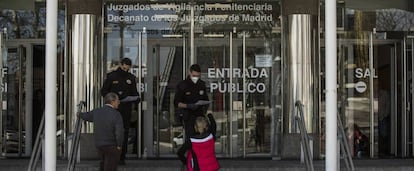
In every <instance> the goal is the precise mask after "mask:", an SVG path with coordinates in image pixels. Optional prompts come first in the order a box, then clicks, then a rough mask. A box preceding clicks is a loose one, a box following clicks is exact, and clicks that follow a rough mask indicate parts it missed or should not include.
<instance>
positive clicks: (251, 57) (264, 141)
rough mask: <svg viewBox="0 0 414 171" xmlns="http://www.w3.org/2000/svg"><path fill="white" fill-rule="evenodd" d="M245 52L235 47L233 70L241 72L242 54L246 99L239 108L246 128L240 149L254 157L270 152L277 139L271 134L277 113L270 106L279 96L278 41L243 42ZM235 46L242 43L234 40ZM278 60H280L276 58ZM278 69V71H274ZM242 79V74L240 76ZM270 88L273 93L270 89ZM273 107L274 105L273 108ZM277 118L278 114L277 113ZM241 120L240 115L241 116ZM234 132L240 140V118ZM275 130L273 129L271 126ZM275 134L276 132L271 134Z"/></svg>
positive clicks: (239, 82) (241, 128)
mask: <svg viewBox="0 0 414 171" xmlns="http://www.w3.org/2000/svg"><path fill="white" fill-rule="evenodd" d="M251 34H252V33H251V32H247V33H246V35H251ZM246 39H247V40H246V51H245V52H244V51H243V47H242V46H241V45H240V44H238V48H237V49H238V50H237V53H238V55H237V57H238V58H239V60H238V65H237V67H236V68H240V70H241V71H243V60H242V59H243V53H245V56H246V59H245V61H246V66H245V67H246V68H245V69H244V70H245V71H246V72H243V73H246V74H244V76H245V79H246V87H245V90H244V91H245V92H246V99H245V100H244V101H243V104H244V106H245V108H246V116H245V117H246V118H245V119H246V127H245V130H244V131H245V132H246V134H245V141H246V146H245V147H244V148H245V150H246V153H247V154H254V153H266V154H269V153H270V151H271V143H272V142H273V137H274V136H278V135H271V134H272V129H273V128H272V127H271V125H272V120H273V119H274V118H275V117H276V115H277V112H278V111H276V110H275V108H272V104H276V103H277V102H279V104H280V98H281V97H280V96H277V95H276V92H277V90H278V88H277V84H279V86H280V84H281V82H280V60H279V61H278V60H277V59H278V57H279V53H280V47H279V45H280V39H275V38H268V39H267V40H265V41H264V42H263V40H262V39H257V38H250V36H249V37H247V38H246ZM235 42H242V41H241V40H238V39H236V40H235ZM279 59H280V58H279ZM278 65H279V67H278ZM242 75H243V74H242ZM242 77H243V76H241V77H239V78H237V79H238V84H239V85H240V86H242V85H243V78H242ZM272 78H273V79H276V80H277V79H279V81H275V82H272V81H271V80H272ZM273 88H274V89H273ZM279 90H280V89H279ZM238 96H239V97H240V99H243V94H242V93H241V92H238ZM272 97H273V98H275V99H272ZM273 106H276V105H273ZM279 114H280V111H279ZM241 116H243V115H241ZM238 123H239V124H238V128H239V130H241V131H239V134H238V136H239V137H240V138H239V139H240V140H242V138H241V137H243V136H244V135H243V117H239V120H238ZM274 126H277V125H274ZM274 133H276V132H274ZM238 145H239V147H240V148H239V150H240V153H243V142H242V141H239V143H238Z"/></svg>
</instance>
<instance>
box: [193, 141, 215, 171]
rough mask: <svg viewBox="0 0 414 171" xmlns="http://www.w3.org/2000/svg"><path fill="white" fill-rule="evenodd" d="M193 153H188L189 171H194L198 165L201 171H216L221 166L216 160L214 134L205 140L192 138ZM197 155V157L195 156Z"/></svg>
mask: <svg viewBox="0 0 414 171" xmlns="http://www.w3.org/2000/svg"><path fill="white" fill-rule="evenodd" d="M190 140H191V145H192V149H191V150H192V151H191V150H189V151H188V153H187V170H188V171H193V170H194V166H195V165H198V167H199V168H200V171H216V170H218V169H219V168H220V165H219V163H218V161H217V158H216V153H215V148H214V137H213V134H209V135H208V136H207V137H204V138H190ZM193 154H194V155H195V157H194V156H193Z"/></svg>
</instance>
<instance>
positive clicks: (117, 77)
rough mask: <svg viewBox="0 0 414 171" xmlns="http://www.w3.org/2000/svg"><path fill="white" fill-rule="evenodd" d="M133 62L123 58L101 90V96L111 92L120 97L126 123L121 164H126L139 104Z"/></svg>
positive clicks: (120, 108) (119, 108)
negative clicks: (134, 111) (135, 108)
mask: <svg viewBox="0 0 414 171" xmlns="http://www.w3.org/2000/svg"><path fill="white" fill-rule="evenodd" d="M131 63H132V62H131V60H130V59H129V58H123V59H122V60H121V63H120V66H119V67H118V69H117V70H115V71H112V72H110V73H109V74H108V75H107V78H106V80H105V82H104V84H103V86H102V88H101V95H102V96H105V95H106V94H107V93H109V92H113V93H116V94H117V95H118V96H119V99H120V101H121V104H120V105H119V107H118V111H119V112H120V113H121V115H122V120H123V123H124V141H123V146H122V154H121V160H120V162H119V163H120V164H125V154H126V153H127V147H128V132H129V127H130V123H129V122H130V120H131V109H132V104H133V103H137V102H139V100H140V99H139V95H138V91H137V82H136V77H135V76H134V75H133V74H131V73H129V72H128V71H129V68H131Z"/></svg>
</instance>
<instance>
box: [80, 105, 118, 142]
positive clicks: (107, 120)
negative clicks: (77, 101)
mask: <svg viewBox="0 0 414 171" xmlns="http://www.w3.org/2000/svg"><path fill="white" fill-rule="evenodd" d="M80 117H81V118H82V119H83V120H86V121H89V122H93V123H94V127H93V131H94V137H95V145H96V146H97V147H102V146H110V145H116V146H118V147H122V143H123V140H124V125H123V122H122V118H121V114H120V113H119V112H118V111H117V110H116V109H114V108H112V107H111V106H110V105H105V106H103V107H101V108H97V109H94V110H92V111H90V112H86V113H81V114H80Z"/></svg>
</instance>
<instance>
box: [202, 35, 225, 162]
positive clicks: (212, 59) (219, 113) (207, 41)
mask: <svg viewBox="0 0 414 171" xmlns="http://www.w3.org/2000/svg"><path fill="white" fill-rule="evenodd" d="M217 35H220V37H218V36H217V37H216V38H205V37H204V35H203V34H199V35H197V36H196V37H197V38H196V41H195V42H196V44H195V49H196V57H197V60H196V61H197V63H198V64H200V66H201V79H202V80H204V81H205V82H206V85H207V90H208V92H209V99H211V100H213V103H212V104H211V105H210V109H209V111H207V113H212V114H213V116H214V118H215V119H216V123H217V134H216V137H217V139H216V146H215V150H216V153H217V154H220V155H224V156H227V157H228V156H230V151H229V150H230V139H229V136H228V135H229V131H230V123H229V120H230V118H229V117H230V110H231V109H230V100H229V99H230V91H229V89H230V88H231V86H230V84H229V83H230V78H229V68H230V45H229V44H230V39H229V34H224V33H221V34H217ZM207 37H208V36H207Z"/></svg>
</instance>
